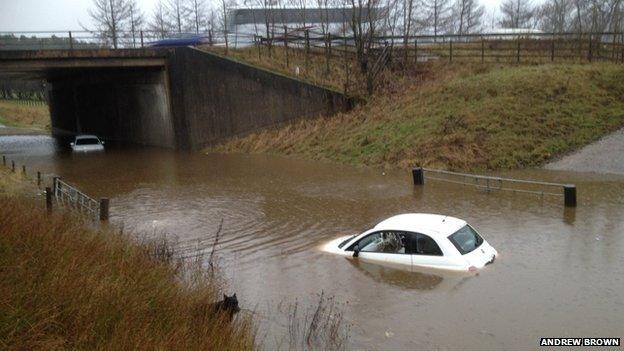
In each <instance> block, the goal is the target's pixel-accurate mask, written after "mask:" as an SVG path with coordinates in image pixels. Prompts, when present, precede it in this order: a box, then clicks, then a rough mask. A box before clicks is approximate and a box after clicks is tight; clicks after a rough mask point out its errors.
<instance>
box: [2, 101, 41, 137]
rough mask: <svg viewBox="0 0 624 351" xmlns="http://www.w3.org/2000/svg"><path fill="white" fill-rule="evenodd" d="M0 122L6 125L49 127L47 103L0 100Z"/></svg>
mask: <svg viewBox="0 0 624 351" xmlns="http://www.w3.org/2000/svg"><path fill="white" fill-rule="evenodd" d="M0 124H3V125H5V126H7V127H23V128H36V129H46V130H47V129H50V112H49V111H48V106H47V105H26V104H22V103H18V102H17V101H10V100H0Z"/></svg>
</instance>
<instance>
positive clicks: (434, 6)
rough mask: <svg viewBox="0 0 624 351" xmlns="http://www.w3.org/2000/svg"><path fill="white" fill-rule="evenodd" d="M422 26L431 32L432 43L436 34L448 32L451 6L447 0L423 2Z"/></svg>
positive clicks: (435, 39) (425, 0) (435, 38)
mask: <svg viewBox="0 0 624 351" xmlns="http://www.w3.org/2000/svg"><path fill="white" fill-rule="evenodd" d="M423 6H424V8H425V17H424V18H423V21H424V23H423V24H424V26H425V27H426V28H429V29H430V30H432V31H433V36H434V41H437V37H438V34H440V33H442V32H445V31H447V30H448V27H449V25H450V23H451V5H450V1H449V0H424V3H423Z"/></svg>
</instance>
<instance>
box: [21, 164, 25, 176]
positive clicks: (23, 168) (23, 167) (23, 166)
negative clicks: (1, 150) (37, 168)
mask: <svg viewBox="0 0 624 351" xmlns="http://www.w3.org/2000/svg"><path fill="white" fill-rule="evenodd" d="M22 173H23V174H24V175H26V165H22Z"/></svg>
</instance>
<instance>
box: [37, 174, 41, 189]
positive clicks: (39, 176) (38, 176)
mask: <svg viewBox="0 0 624 351" xmlns="http://www.w3.org/2000/svg"><path fill="white" fill-rule="evenodd" d="M40 185H41V172H40V171H37V186H40Z"/></svg>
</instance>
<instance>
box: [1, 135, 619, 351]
mask: <svg viewBox="0 0 624 351" xmlns="http://www.w3.org/2000/svg"><path fill="white" fill-rule="evenodd" d="M0 153H2V154H5V155H7V156H8V157H9V158H10V159H15V160H16V161H17V162H18V164H22V163H25V164H26V165H27V167H28V169H31V170H32V169H38V170H42V171H44V172H53V173H57V174H59V175H61V176H62V177H63V178H65V179H66V180H67V181H69V182H71V183H74V184H77V185H78V186H79V187H80V188H81V189H83V190H85V191H86V192H87V193H89V194H93V195H94V196H98V197H99V196H106V197H110V198H111V206H112V207H111V220H112V222H113V223H124V225H125V227H126V228H132V229H134V230H136V231H137V232H139V233H142V234H144V235H167V236H168V237H169V238H171V239H173V240H175V242H177V244H178V245H179V247H180V249H181V250H186V251H182V252H188V253H189V255H192V254H195V253H197V252H198V250H199V251H201V250H209V248H210V247H211V244H212V240H213V238H214V233H215V231H216V228H217V226H218V224H219V222H220V220H221V219H223V232H222V234H221V240H220V242H221V244H220V246H219V248H218V251H217V252H218V257H219V264H220V266H221V267H222V268H223V270H224V272H225V274H226V278H227V281H228V289H229V290H230V291H235V292H237V295H238V297H239V300H240V303H241V305H242V306H243V307H247V308H250V309H254V310H256V312H257V315H258V316H259V317H258V318H259V319H260V320H261V321H262V322H261V324H262V325H263V330H264V332H263V333H264V334H263V335H264V338H263V344H264V345H265V347H266V348H269V349H270V348H273V347H274V346H275V345H277V344H279V341H278V340H280V338H283V337H284V335H285V327H284V323H283V319H280V317H279V312H277V307H276V306H278V305H279V304H280V303H284V302H289V301H295V299H296V300H297V301H300V302H306V301H312V302H313V301H314V299H315V298H316V294H318V293H320V292H321V291H323V292H324V294H326V295H330V296H334V297H335V299H336V301H337V302H339V304H340V308H341V309H342V310H343V312H344V316H345V320H346V321H347V322H348V323H349V324H350V325H351V327H350V329H351V332H350V339H349V344H348V345H349V349H383V350H390V349H397V350H398V349H405V350H408V349H409V350H412V349H421V350H438V349H439V350H459V349H467V350H505V349H509V350H526V349H537V348H538V342H539V339H540V338H541V337H591V336H597V337H624V333H623V332H624V327H623V325H624V177H623V176H617V175H611V176H606V175H597V174H582V173H568V172H556V171H545V170H530V171H522V172H508V173H506V174H505V175H507V176H514V177H518V178H524V179H540V180H547V181H553V182H564V183H576V185H577V187H578V197H579V206H578V207H577V208H576V209H573V210H569V209H568V210H566V209H564V207H563V204H562V202H563V200H562V199H561V198H553V197H548V196H547V197H541V196H536V195H526V194H512V193H502V192H495V193H484V192H482V191H478V190H475V189H473V188H469V187H465V186H461V185H455V184H447V183H440V182H434V181H430V182H428V183H427V184H426V185H425V186H424V187H423V188H414V186H413V185H412V184H411V179H410V174H409V173H408V172H404V171H392V172H387V173H385V174H384V173H382V172H381V171H379V170H375V169H362V168H355V167H350V166H342V165H336V164H331V163H320V162H310V161H301V160H295V159H286V158H280V157H273V156H258V155H218V154H215V155H202V154H187V153H178V152H174V151H169V150H162V149H152V148H125V149H121V148H109V149H108V150H107V152H106V153H103V154H90V155H72V154H71V153H69V152H68V151H67V150H66V149H64V148H60V147H59V146H58V145H57V144H56V143H55V141H54V140H53V139H51V138H49V137H46V136H20V137H17V136H16V137H6V136H5V137H0ZM403 212H433V213H444V214H448V215H452V216H456V217H460V218H463V219H466V220H467V221H468V222H470V223H471V224H473V225H474V226H475V227H476V228H477V229H478V230H479V231H480V232H481V233H482V235H483V236H484V237H485V238H486V239H487V240H488V241H489V242H490V244H491V245H492V246H494V247H495V248H496V249H497V250H498V251H499V253H500V257H499V259H497V261H496V262H495V263H494V264H493V265H490V266H488V267H486V268H485V269H484V270H482V271H481V272H480V273H479V274H478V275H475V276H461V275H459V276H458V275H456V274H448V273H443V272H431V271H429V272H425V271H423V272H414V273H410V272H403V271H398V270H393V269H390V268H383V267H379V266H376V265H371V264H366V263H362V262H356V261H352V260H349V259H346V258H342V257H336V256H332V255H330V254H327V253H325V252H322V251H320V250H319V247H320V246H321V245H322V244H323V243H325V242H327V241H328V240H330V239H333V238H335V237H337V236H341V235H348V234H353V233H356V232H359V231H362V230H364V229H366V228H367V227H369V226H371V225H372V224H374V223H375V222H377V221H379V220H380V219H383V218H385V217H388V216H391V215H394V214H397V213H403Z"/></svg>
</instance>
